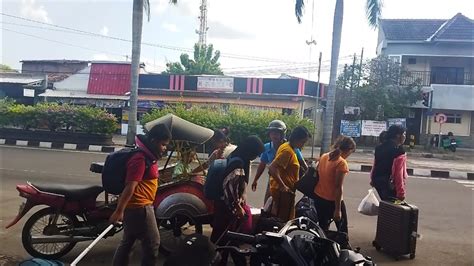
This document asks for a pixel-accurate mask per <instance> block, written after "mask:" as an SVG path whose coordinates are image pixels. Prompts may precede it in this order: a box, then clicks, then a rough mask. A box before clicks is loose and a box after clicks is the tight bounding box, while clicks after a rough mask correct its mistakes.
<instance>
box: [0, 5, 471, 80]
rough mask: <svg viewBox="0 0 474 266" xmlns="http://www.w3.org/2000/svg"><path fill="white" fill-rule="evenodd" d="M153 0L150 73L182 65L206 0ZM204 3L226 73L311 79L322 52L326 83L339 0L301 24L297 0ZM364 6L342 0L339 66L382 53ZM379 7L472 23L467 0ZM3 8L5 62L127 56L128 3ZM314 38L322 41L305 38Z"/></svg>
mask: <svg viewBox="0 0 474 266" xmlns="http://www.w3.org/2000/svg"><path fill="white" fill-rule="evenodd" d="M150 1H151V15H150V18H149V21H148V20H147V18H146V17H145V20H144V24H143V45H142V55H141V61H143V62H145V64H146V70H147V71H150V72H161V71H163V70H164V69H165V64H166V62H170V61H178V60H179V55H180V54H181V53H183V52H187V51H192V47H193V45H194V43H196V42H197V40H198V35H197V34H196V29H198V28H199V21H198V16H199V6H200V2H201V1H200V0H180V1H178V4H177V5H170V4H169V1H168V0H150ZM207 1H208V26H209V32H208V37H207V42H208V43H211V44H213V45H214V47H215V48H216V49H218V50H220V51H221V54H222V55H221V59H220V62H221V67H222V69H223V70H224V73H226V74H230V75H244V76H279V74H281V73H287V74H290V75H294V76H298V77H302V78H310V79H313V80H315V79H316V78H317V75H316V73H315V72H316V66H317V61H318V55H319V53H320V52H321V53H322V67H321V69H322V70H321V71H322V73H321V81H322V82H328V80H329V65H330V64H329V59H330V55H331V37H332V36H331V35H332V23H333V14H334V5H335V0H315V2H314V9H313V8H312V6H313V1H312V0H307V1H306V9H305V12H304V17H303V22H302V23H301V24H298V22H297V20H296V18H295V15H294V2H295V1H294V0H207ZM365 3H366V0H346V1H345V4H344V21H343V31H342V44H341V52H340V65H339V66H340V67H339V69H341V68H342V66H343V64H345V63H347V64H350V63H351V62H352V60H353V59H352V56H353V55H354V53H356V54H358V55H360V53H361V50H362V48H364V59H369V58H373V57H375V56H376V54H375V50H376V46H377V34H378V29H373V28H371V27H370V26H369V25H368V23H367V19H366V15H365ZM383 3H384V5H383V9H382V18H412V19H421V18H436V19H438V18H439V19H449V18H451V17H453V16H454V15H455V14H456V13H459V12H461V13H463V14H464V15H466V16H468V17H470V18H472V19H474V8H473V4H472V3H471V1H469V0H450V1H445V0H385V1H384V2H383ZM0 5H1V10H2V11H1V12H2V15H1V16H0V24H1V26H2V30H1V33H0V39H1V44H0V48H1V51H2V53H1V55H0V56H1V57H0V61H1V62H2V64H7V65H9V66H11V67H13V68H14V69H20V68H21V63H20V61H21V60H39V59H77V60H120V61H125V60H127V59H128V60H129V59H130V54H131V42H130V40H131V37H132V0H129V1H125V0H118V1H111V0H74V1H72V0H61V1H59V0H57V1H51V0H0ZM12 16H14V17H12ZM51 25H55V26H51ZM61 27H65V28H61ZM66 28H67V29H66ZM311 39H313V40H315V41H316V45H308V44H307V42H306V41H309V40H311ZM308 67H311V69H312V70H311V71H308V70H307V68H308ZM301 68H303V70H302V69H301ZM257 70H258V71H257ZM262 71H264V72H262ZM298 72H300V73H298Z"/></svg>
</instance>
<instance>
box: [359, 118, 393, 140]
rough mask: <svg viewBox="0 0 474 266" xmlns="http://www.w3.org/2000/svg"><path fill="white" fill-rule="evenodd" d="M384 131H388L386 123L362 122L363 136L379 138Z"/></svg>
mask: <svg viewBox="0 0 474 266" xmlns="http://www.w3.org/2000/svg"><path fill="white" fill-rule="evenodd" d="M384 130H387V122H385V121H374V120H362V136H373V137H378V136H379V135H380V133H382V131H384Z"/></svg>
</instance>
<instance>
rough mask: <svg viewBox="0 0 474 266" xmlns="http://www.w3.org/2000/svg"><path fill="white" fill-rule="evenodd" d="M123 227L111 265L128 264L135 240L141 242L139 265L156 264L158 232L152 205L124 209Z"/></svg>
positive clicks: (158, 242)
mask: <svg viewBox="0 0 474 266" xmlns="http://www.w3.org/2000/svg"><path fill="white" fill-rule="evenodd" d="M123 227H124V228H123V237H122V241H121V242H120V244H119V246H118V248H117V250H116V251H115V255H114V259H113V262H112V265H114V266H125V265H128V264H129V255H130V252H131V251H132V248H133V244H134V243H135V241H136V240H140V241H141V244H142V252H143V258H142V263H141V265H142V266H154V265H157V262H158V248H159V247H160V233H159V231H158V225H157V224H156V218H155V211H154V209H153V206H152V205H148V206H145V207H141V208H134V209H125V213H124V216H123Z"/></svg>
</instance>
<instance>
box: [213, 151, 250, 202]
mask: <svg viewBox="0 0 474 266" xmlns="http://www.w3.org/2000/svg"><path fill="white" fill-rule="evenodd" d="M234 162H240V163H241V164H243V163H244V161H243V160H242V159H240V158H239V157H233V158H231V159H217V160H214V162H213V163H212V165H211V166H210V167H209V171H208V172H207V176H206V182H205V183H204V196H205V197H206V198H208V199H210V200H219V199H221V197H222V196H224V188H223V184H224V178H225V176H224V173H225V171H226V170H227V167H228V166H229V165H231V164H232V163H234Z"/></svg>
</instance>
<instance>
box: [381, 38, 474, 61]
mask: <svg viewBox="0 0 474 266" xmlns="http://www.w3.org/2000/svg"><path fill="white" fill-rule="evenodd" d="M473 50H474V43H423V42H417V43H390V42H389V43H387V46H386V47H385V48H383V49H382V50H381V54H383V55H387V56H389V55H419V56H422V55H423V56H455V57H471V58H472V57H473V54H472V51H473Z"/></svg>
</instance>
